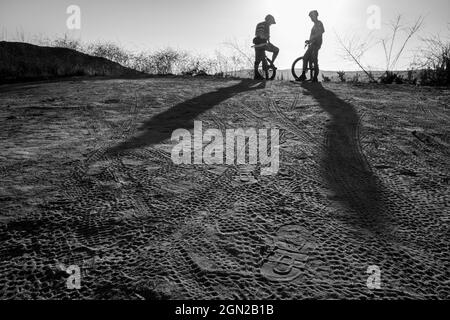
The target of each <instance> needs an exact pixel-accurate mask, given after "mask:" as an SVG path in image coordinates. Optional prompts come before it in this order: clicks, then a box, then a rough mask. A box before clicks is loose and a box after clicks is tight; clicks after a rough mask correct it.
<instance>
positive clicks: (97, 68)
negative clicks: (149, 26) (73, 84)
mask: <svg viewBox="0 0 450 320" xmlns="http://www.w3.org/2000/svg"><path fill="white" fill-rule="evenodd" d="M138 74H140V73H138V72H137V71H134V70H131V69H128V68H125V67H123V66H121V65H120V64H118V63H115V62H112V61H109V60H107V59H105V58H99V57H93V56H90V55H87V54H84V53H81V52H77V51H75V50H71V49H67V48H53V47H41V46H36V45H32V44H28V43H21V42H6V41H1V42H0V83H8V82H17V81H22V80H37V79H51V78H60V77H70V76H110V77H120V76H133V75H138Z"/></svg>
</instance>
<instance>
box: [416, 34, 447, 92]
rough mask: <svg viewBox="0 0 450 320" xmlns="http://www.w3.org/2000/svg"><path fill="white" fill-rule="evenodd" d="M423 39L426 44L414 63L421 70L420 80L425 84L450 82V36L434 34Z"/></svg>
mask: <svg viewBox="0 0 450 320" xmlns="http://www.w3.org/2000/svg"><path fill="white" fill-rule="evenodd" d="M448 29H450V25H448ZM449 31H450V30H449ZM422 41H423V43H424V46H423V48H421V50H420V54H419V55H418V57H416V59H415V61H414V62H413V64H412V66H413V68H414V69H417V70H419V76H418V78H419V82H420V83H421V84H424V85H448V84H450V37H449V36H447V38H443V37H442V36H441V35H434V36H429V37H427V38H423V39H422Z"/></svg>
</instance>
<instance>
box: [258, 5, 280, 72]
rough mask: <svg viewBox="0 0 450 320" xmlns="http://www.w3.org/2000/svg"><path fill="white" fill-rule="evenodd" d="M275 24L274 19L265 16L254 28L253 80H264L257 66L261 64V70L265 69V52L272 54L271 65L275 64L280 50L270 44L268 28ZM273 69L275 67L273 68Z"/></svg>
mask: <svg viewBox="0 0 450 320" xmlns="http://www.w3.org/2000/svg"><path fill="white" fill-rule="evenodd" d="M272 24H276V22H275V18H274V17H273V16H272V15H270V14H269V15H267V16H266V19H265V21H263V22H260V23H258V25H257V26H256V32H255V38H254V39H253V43H254V45H255V80H262V79H264V78H263V77H262V76H261V75H260V74H259V72H258V66H259V64H260V63H261V62H262V63H263V69H264V70H266V69H267V61H266V59H265V56H266V52H265V51H269V52H272V53H273V55H272V64H274V63H275V60H276V59H277V56H278V53H279V52H280V49H278V48H277V47H275V46H274V45H273V44H272V43H270V26H271V25H272ZM274 68H275V67H274Z"/></svg>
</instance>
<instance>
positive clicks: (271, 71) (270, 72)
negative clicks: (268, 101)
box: [258, 58, 277, 80]
mask: <svg viewBox="0 0 450 320" xmlns="http://www.w3.org/2000/svg"><path fill="white" fill-rule="evenodd" d="M266 61H267V70H264V68H263V63H262V62H261V63H260V64H259V66H258V72H259V74H260V75H261V77H263V78H264V79H266V80H274V79H275V77H276V76H277V71H276V69H275V68H274V66H273V63H272V60H270V59H269V58H266Z"/></svg>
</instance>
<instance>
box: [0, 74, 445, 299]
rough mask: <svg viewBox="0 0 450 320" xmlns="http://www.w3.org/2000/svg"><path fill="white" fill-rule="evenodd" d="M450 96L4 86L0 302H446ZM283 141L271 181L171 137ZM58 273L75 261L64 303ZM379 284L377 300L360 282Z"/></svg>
mask: <svg viewBox="0 0 450 320" xmlns="http://www.w3.org/2000/svg"><path fill="white" fill-rule="evenodd" d="M449 101H450V91H449V90H444V89H431V88H421V89H417V88H415V87H410V86H395V85H392V86H383V85H368V84H361V85H352V84H323V85H303V86H301V85H298V84H294V83H290V82H278V81H275V82H271V83H267V84H264V83H258V82H254V81H246V80H244V81H238V80H214V79H193V80H190V79H189V80H188V79H181V78H171V79H169V78H167V79H146V80H142V79H140V80H77V81H65V82H57V83H33V84H18V85H4V86H0V125H1V128H2V130H1V131H0V135H1V140H0V159H1V162H0V179H1V182H2V183H1V185H0V243H1V245H0V298H12V297H15V298H73V299H82V298H104V299H110V298H129V299H142V298H147V299H159V298H163V299H164V298H187V299H190V298H197V299H200V298H223V299H232V298H247V299H302V298H317V299H320V298H331V299H333V298H349V299H359V298H369V299H370V298H372V299H379V298H419V299H420V298H441V299H448V298H449V297H450V283H449V278H450V277H449V236H448V235H449V229H448V226H449V204H450V198H449V161H448V159H449V151H450V148H449V146H450V136H449V130H450V129H449V128H450V126H449V119H450V112H449ZM194 120H201V121H203V130H206V129H208V128H218V129H221V130H222V131H225V130H226V129H232V128H250V127H254V128H279V129H280V170H279V172H278V174H277V175H276V176H261V175H260V174H259V167H258V166H227V165H174V164H173V162H172V160H171V158H170V151H171V149H172V146H173V145H174V144H173V143H172V142H171V141H170V137H171V133H172V132H173V130H175V129H178V128H186V129H189V130H191V129H192V128H193V123H194ZM61 265H64V266H69V265H78V266H80V267H81V270H82V277H81V289H80V290H68V289H67V287H66V280H67V277H68V275H67V273H65V272H64V271H62V270H61ZM373 265H376V266H378V267H379V268H380V270H381V289H379V290H370V289H369V288H368V287H367V285H366V283H367V278H368V276H369V275H368V274H367V273H366V271H367V269H368V267H369V266H373Z"/></svg>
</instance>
